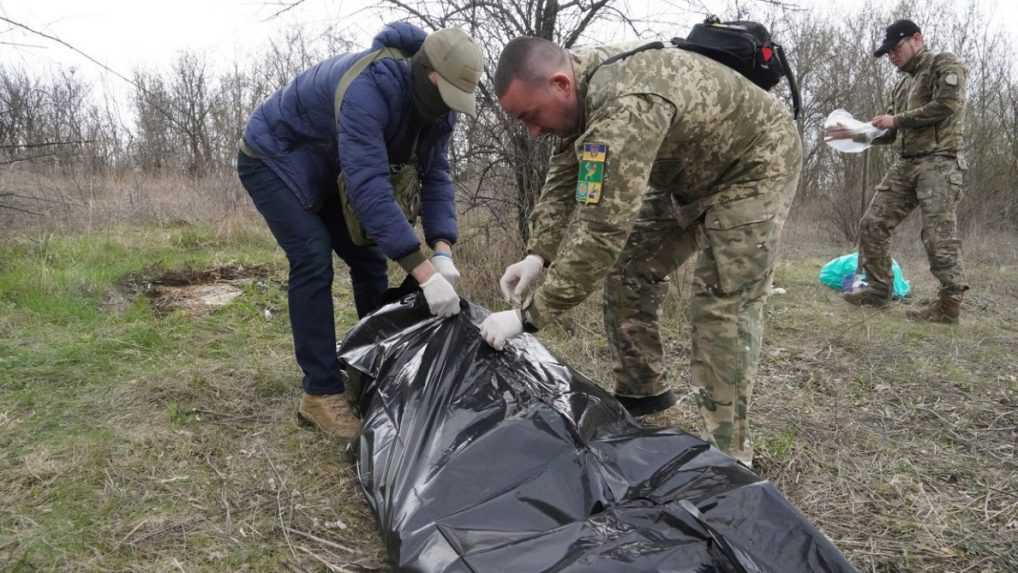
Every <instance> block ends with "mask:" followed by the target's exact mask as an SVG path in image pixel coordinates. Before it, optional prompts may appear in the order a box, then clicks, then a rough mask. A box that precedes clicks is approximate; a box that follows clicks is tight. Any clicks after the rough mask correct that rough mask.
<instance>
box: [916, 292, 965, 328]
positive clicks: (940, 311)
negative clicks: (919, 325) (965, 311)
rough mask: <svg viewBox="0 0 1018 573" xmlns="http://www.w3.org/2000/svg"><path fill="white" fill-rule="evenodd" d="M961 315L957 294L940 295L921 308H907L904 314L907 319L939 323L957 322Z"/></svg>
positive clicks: (959, 299) (959, 298)
mask: <svg viewBox="0 0 1018 573" xmlns="http://www.w3.org/2000/svg"><path fill="white" fill-rule="evenodd" d="M960 315H961V297H960V296H957V295H940V297H939V298H937V299H936V300H934V301H933V302H930V303H928V304H926V305H924V306H923V307H922V308H918V309H914V310H909V311H908V312H906V313H905V316H906V317H908V318H909V320H921V321H925V322H938V323H941V324H958V318H959V316H960Z"/></svg>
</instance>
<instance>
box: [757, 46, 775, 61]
mask: <svg viewBox="0 0 1018 573" xmlns="http://www.w3.org/2000/svg"><path fill="white" fill-rule="evenodd" d="M760 53H761V54H762V55H763V61H764V63H767V62H769V61H771V58H772V57H774V50H772V49H771V48H770V46H764V47H762V48H760Z"/></svg>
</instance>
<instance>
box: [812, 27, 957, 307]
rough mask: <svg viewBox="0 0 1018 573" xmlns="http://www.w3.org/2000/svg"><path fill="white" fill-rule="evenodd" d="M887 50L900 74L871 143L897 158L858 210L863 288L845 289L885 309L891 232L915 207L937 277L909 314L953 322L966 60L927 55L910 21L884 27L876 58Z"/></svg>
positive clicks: (854, 299) (837, 133) (838, 132)
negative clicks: (928, 297)
mask: <svg viewBox="0 0 1018 573" xmlns="http://www.w3.org/2000/svg"><path fill="white" fill-rule="evenodd" d="M884 54H888V58H889V59H890V60H891V63H893V64H894V65H895V66H896V67H897V68H898V69H899V70H901V71H902V72H904V75H903V77H902V78H901V80H899V81H898V84H897V85H896V86H895V88H894V101H893V104H892V105H891V107H890V109H889V110H888V112H887V113H886V114H884V115H879V116H877V117H875V118H873V120H872V122H871V123H873V125H875V126H877V127H879V128H882V129H887V133H886V134H884V135H883V136H881V137H879V138H877V139H874V140H873V143H878V144H891V143H894V142H895V141H897V142H898V145H899V147H898V151H899V153H900V156H899V158H898V160H897V161H895V162H894V165H892V166H891V169H890V171H888V173H887V175H885V176H884V179H883V181H881V183H880V185H879V186H878V187H877V192H876V193H875V194H874V196H873V200H872V201H871V202H870V206H869V208H868V209H867V210H866V214H865V215H863V219H862V222H861V224H860V233H859V269H860V270H861V271H864V272H865V273H866V277H867V280H868V282H869V284H868V286H867V287H866V288H864V289H862V290H860V291H858V292H855V293H851V294H846V295H845V300H847V301H848V302H850V303H852V304H857V305H868V306H876V307H885V306H887V305H888V303H889V302H890V300H891V293H892V285H893V282H892V275H891V254H890V247H891V235H892V234H893V233H894V229H895V227H897V226H898V224H899V223H901V222H902V221H903V220H904V219H905V217H907V216H908V214H909V213H911V212H912V211H913V210H914V209H915V208H916V207H917V206H918V207H919V209H920V212H921V213H922V217H923V230H922V241H923V245H924V246H925V247H926V254H927V256H928V257H929V261H930V272H932V273H933V275H934V276H935V277H937V279H939V280H940V285H941V286H940V292H939V293H938V294H939V296H938V297H937V299H936V300H935V301H934V302H932V303H930V304H929V305H927V306H925V307H924V308H921V309H919V310H914V311H910V312H909V313H908V316H909V318H912V319H915V320H929V321H933V322H944V323H951V324H956V323H957V322H958V315H959V311H960V307H961V299H962V295H963V294H964V292H965V291H966V290H968V288H969V287H968V285H967V284H965V279H964V276H963V274H962V266H961V241H960V240H959V239H958V224H957V217H956V211H957V207H958V202H959V201H960V200H961V197H962V191H963V184H964V178H965V171H966V169H967V165H966V164H965V159H964V158H963V157H962V155H961V147H962V127H963V124H964V117H965V79H966V75H967V70H966V68H965V65H964V64H962V63H961V61H960V60H959V59H958V58H957V57H956V56H954V55H953V54H949V53H946V52H942V53H939V54H932V53H930V52H929V51H928V50H927V49H926V47H925V45H924V41H923V35H922V32H921V31H920V30H919V26H917V25H916V24H915V23H914V22H912V21H911V20H898V21H897V22H895V23H893V24H891V25H890V26H888V27H887V34H886V37H885V38H884V41H883V43H882V44H881V46H880V48H879V49H877V51H876V52H874V54H873V55H874V57H877V58H879V57H880V56H883V55H884ZM827 136H828V138H829V139H842V138H846V137H852V135H851V134H850V133H847V130H844V129H833V130H828V133H827Z"/></svg>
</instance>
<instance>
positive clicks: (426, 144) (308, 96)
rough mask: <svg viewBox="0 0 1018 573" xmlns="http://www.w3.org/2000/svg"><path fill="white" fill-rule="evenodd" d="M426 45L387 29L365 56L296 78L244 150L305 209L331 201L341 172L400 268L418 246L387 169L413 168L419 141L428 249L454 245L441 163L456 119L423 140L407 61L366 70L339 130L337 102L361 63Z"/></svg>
mask: <svg viewBox="0 0 1018 573" xmlns="http://www.w3.org/2000/svg"><path fill="white" fill-rule="evenodd" d="M426 35H427V34H426V33H425V32H424V31H423V30H421V29H420V28H417V27H416V26H413V25H412V24H408V23H406V22H397V23H394V24H389V25H388V26H386V27H385V29H384V30H382V32H381V33H379V34H378V35H377V36H375V38H374V40H373V41H372V44H371V50H365V51H363V52H356V53H351V54H345V55H341V56H335V57H333V58H330V59H328V60H325V61H323V62H320V63H319V64H317V65H316V66H314V67H312V68H311V69H309V70H307V71H304V72H302V73H301V74H300V75H299V76H297V78H296V79H294V80H293V81H292V82H290V83H289V84H288V85H287V86H286V87H284V88H282V89H281V90H279V91H277V92H276V93H274V94H273V95H272V97H270V98H269V99H268V100H266V101H265V102H264V103H262V105H261V106H259V107H258V109H257V110H255V112H254V113H253V114H252V116H251V118H250V119H249V120H248V123H247V128H246V129H245V131H244V143H245V144H246V146H247V148H249V149H250V150H251V151H252V152H254V154H256V155H257V156H259V157H261V158H262V159H263V160H264V161H265V162H266V163H267V164H268V165H269V167H270V168H271V169H272V170H273V172H275V173H276V175H278V176H279V177H280V178H281V179H282V180H283V181H285V182H286V184H287V186H288V187H289V188H290V189H291V190H292V191H293V192H294V194H296V196H297V198H298V199H299V200H300V201H301V203H302V204H303V205H304V208H306V209H309V210H316V209H318V208H319V206H320V205H321V203H322V198H323V197H324V194H325V193H336V192H337V191H336V178H337V176H338V175H339V173H340V171H341V170H342V172H343V173H345V175H346V179H347V183H348V185H349V187H348V193H349V197H350V202H351V204H352V205H353V208H354V211H355V212H356V213H357V217H358V219H359V220H360V222H361V225H362V226H363V227H364V229H365V230H366V231H367V233H368V236H369V237H371V238H372V240H374V241H375V243H377V244H378V246H379V247H380V248H381V250H382V252H384V253H385V255H386V256H387V257H389V258H391V259H394V260H397V261H399V260H401V259H405V258H406V257H408V256H412V257H413V258H415V259H419V256H418V255H417V253H419V251H420V243H419V241H418V240H417V236H416V235H415V233H414V230H413V228H412V227H411V226H410V225H409V224H408V223H407V220H406V217H405V216H404V215H403V212H402V211H401V210H400V208H399V206H398V205H397V203H396V200H395V197H394V194H393V190H392V186H391V184H390V182H389V176H388V175H389V164H390V163H405V162H407V161H408V160H409V159H410V155H411V152H412V146H413V141H414V136H415V135H416V134H417V133H420V135H419V138H420V140H419V142H418V148H417V149H418V154H417V155H418V162H417V168H418V172H419V173H420V174H421V179H422V184H423V189H422V195H423V197H422V211H421V218H422V220H423V221H422V222H423V226H424V235H425V239H426V240H427V242H428V243H429V244H432V245H433V244H434V243H435V241H438V240H440V239H441V240H445V241H448V242H449V243H454V242H455V241H456V235H457V229H456V206H455V193H454V190H453V186H452V179H451V178H450V176H449V162H448V158H447V153H448V146H449V137H450V135H451V134H452V130H453V125H454V124H455V121H456V117H455V116H456V114H455V113H454V112H450V113H449V114H448V116H447V117H446V118H443V119H440V120H439V121H437V122H436V123H434V124H432V125H431V126H429V127H427V128H425V129H423V130H422V129H421V128H420V125H419V124H417V123H415V121H414V114H413V113H412V111H411V105H412V104H411V96H410V89H411V82H410V64H409V61H397V60H393V59H389V58H386V59H383V60H379V61H377V62H374V63H372V64H371V65H370V66H368V68H367V69H365V70H364V72H362V73H361V74H360V75H359V76H357V78H356V79H355V80H354V81H353V82H351V83H350V86H349V87H348V88H347V91H346V94H345V95H344V97H343V103H342V105H341V106H340V114H341V121H340V128H339V129H338V130H337V128H336V121H335V112H334V99H335V92H336V87H337V86H338V85H339V80H340V78H341V77H342V76H343V73H344V72H346V70H347V69H348V68H349V67H350V66H351V65H352V64H353V63H354V62H356V61H357V60H358V59H360V58H361V56H363V55H365V54H366V53H368V52H369V51H372V50H377V49H379V48H382V47H387V46H388V47H393V48H398V49H400V50H402V51H403V52H404V53H406V54H407V55H410V54H413V53H416V52H417V50H418V49H419V48H420V47H421V44H422V43H423V42H424V38H425V37H426ZM337 141H338V142H339V147H338V149H339V152H337V145H336V143H337Z"/></svg>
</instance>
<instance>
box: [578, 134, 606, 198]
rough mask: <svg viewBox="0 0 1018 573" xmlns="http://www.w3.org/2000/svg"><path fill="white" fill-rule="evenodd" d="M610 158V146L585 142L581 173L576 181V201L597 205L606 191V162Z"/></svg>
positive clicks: (581, 157)
mask: <svg viewBox="0 0 1018 573" xmlns="http://www.w3.org/2000/svg"><path fill="white" fill-rule="evenodd" d="M607 159H608V146H607V145H606V144H604V143H584V144H583V151H581V152H580V173H579V179H578V181H577V182H576V202H577V203H580V204H581V205H596V204H597V203H599V202H600V201H601V193H602V191H604V164H605V161H606V160H607Z"/></svg>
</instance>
